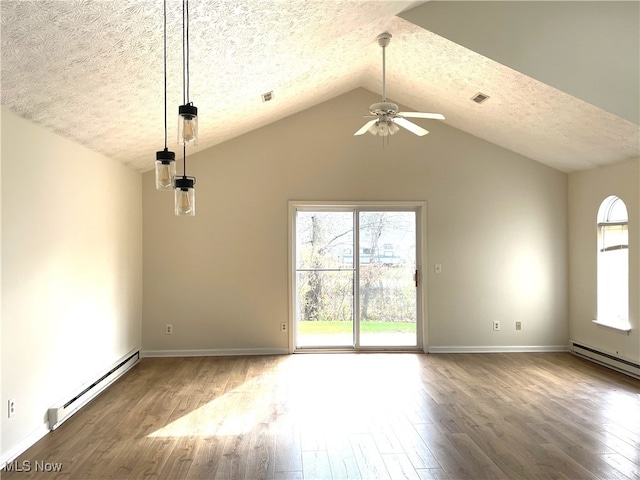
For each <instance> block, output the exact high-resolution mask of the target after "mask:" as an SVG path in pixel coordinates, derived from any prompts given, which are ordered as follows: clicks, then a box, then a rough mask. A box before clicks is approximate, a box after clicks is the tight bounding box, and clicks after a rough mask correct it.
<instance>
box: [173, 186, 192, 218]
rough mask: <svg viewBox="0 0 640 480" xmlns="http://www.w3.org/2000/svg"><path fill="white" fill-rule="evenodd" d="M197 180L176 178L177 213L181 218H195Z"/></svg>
mask: <svg viewBox="0 0 640 480" xmlns="http://www.w3.org/2000/svg"><path fill="white" fill-rule="evenodd" d="M195 183H196V182H195V178H193V177H184V176H183V177H176V179H175V190H174V191H175V213H176V215H177V216H179V217H185V216H191V217H193V216H195V214H196V193H195V192H196V190H195V188H194V185H195Z"/></svg>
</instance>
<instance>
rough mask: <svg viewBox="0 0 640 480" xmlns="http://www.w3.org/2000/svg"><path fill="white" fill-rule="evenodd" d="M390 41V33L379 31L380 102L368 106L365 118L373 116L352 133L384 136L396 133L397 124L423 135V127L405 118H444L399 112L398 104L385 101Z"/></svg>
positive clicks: (430, 114) (440, 115)
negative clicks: (380, 61)
mask: <svg viewBox="0 0 640 480" xmlns="http://www.w3.org/2000/svg"><path fill="white" fill-rule="evenodd" d="M390 41H391V34H390V33H386V32H385V33H381V34H380V35H378V45H380V46H381V47H382V102H379V103H374V104H372V105H370V106H369V112H370V113H371V115H365V118H371V117H373V120H369V121H368V122H367V123H365V124H364V125H363V126H362V128H361V129H360V130H358V131H357V132H356V133H354V135H363V134H365V133H366V132H369V133H371V134H373V135H380V136H382V137H386V136H389V135H393V134H394V133H397V132H398V130H400V129H399V128H398V125H400V126H401V127H403V128H406V129H407V130H409V131H410V132H411V133H415V134H416V135H418V136H423V135H426V134H427V133H429V132H428V131H427V130H425V129H424V128H422V127H420V126H418V125H416V124H415V123H413V122H410V121H409V120H407V118H429V119H432V120H444V115H442V114H440V113H423V112H399V111H398V105H396V104H395V103H391V102H387V93H386V84H385V68H386V63H385V49H386V47H387V45H389V42H390Z"/></svg>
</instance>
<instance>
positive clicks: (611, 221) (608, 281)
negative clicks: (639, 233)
mask: <svg viewBox="0 0 640 480" xmlns="http://www.w3.org/2000/svg"><path fill="white" fill-rule="evenodd" d="M597 275H598V298H597V301H598V313H597V319H596V321H597V322H598V323H602V324H606V325H609V326H611V327H616V328H619V329H623V330H626V329H628V328H629V216H628V214H627V207H626V205H625V204H624V202H623V201H622V200H621V199H620V198H618V197H616V196H610V197H607V198H605V199H604V201H603V202H602V204H601V205H600V209H599V210H598V274H597Z"/></svg>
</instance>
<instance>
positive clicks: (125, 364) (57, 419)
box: [48, 351, 140, 430]
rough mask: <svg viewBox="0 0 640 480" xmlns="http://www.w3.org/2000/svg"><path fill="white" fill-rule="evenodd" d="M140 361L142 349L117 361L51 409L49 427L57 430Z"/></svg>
mask: <svg viewBox="0 0 640 480" xmlns="http://www.w3.org/2000/svg"><path fill="white" fill-rule="evenodd" d="M139 361H140V351H136V352H134V353H131V354H129V355H127V356H126V357H125V359H124V360H122V361H120V362H119V363H117V364H116V365H115V366H114V367H113V368H111V369H110V370H109V371H108V372H106V373H105V374H103V375H101V376H100V377H99V378H98V379H97V380H95V381H93V382H92V383H91V384H90V385H88V386H86V387H84V386H83V388H82V390H81V391H80V392H78V393H77V394H76V395H74V396H73V398H71V399H69V400H67V401H64V402H60V403H59V404H58V405H55V406H53V407H51V408H50V409H49V413H48V420H49V429H51V430H55V429H56V428H58V427H59V426H60V425H61V424H62V422H64V421H65V420H67V419H68V418H69V417H70V416H71V415H73V414H74V413H75V412H77V411H78V410H80V408H82V407H83V406H84V405H86V404H87V403H89V402H90V401H91V400H92V399H94V398H95V397H96V396H98V394H99V393H100V392H102V391H103V390H104V389H105V388H107V387H108V386H109V385H111V384H112V383H113V382H115V381H116V380H117V379H118V378H120V377H121V376H122V375H124V374H125V373H126V372H127V371H128V370H129V369H130V368H131V367H133V366H134V365H136V364H137V363H138V362H139Z"/></svg>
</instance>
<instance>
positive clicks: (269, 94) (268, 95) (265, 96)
mask: <svg viewBox="0 0 640 480" xmlns="http://www.w3.org/2000/svg"><path fill="white" fill-rule="evenodd" d="M271 100H273V90H271V91H270V92H267V93H263V94H262V101H263V102H270V101H271Z"/></svg>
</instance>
